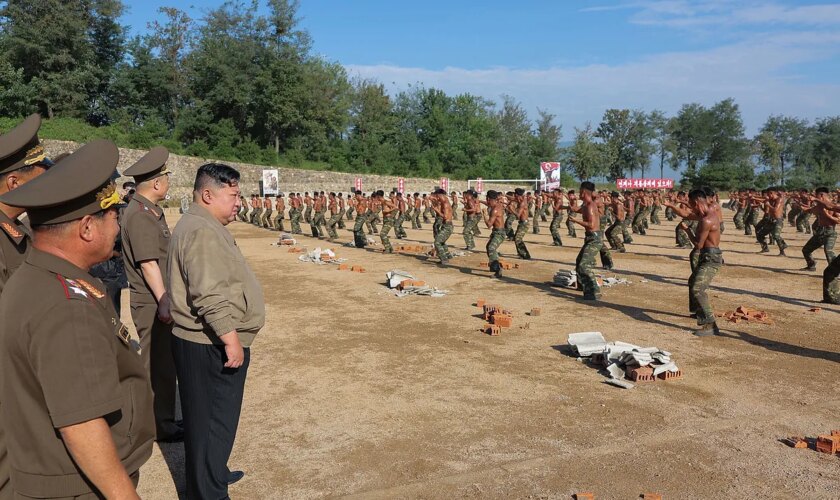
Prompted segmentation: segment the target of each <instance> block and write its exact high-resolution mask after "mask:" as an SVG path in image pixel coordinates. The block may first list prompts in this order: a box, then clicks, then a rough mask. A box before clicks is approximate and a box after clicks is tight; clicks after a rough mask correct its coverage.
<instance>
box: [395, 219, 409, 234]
mask: <svg viewBox="0 0 840 500" xmlns="http://www.w3.org/2000/svg"><path fill="white" fill-rule="evenodd" d="M404 220H405V215H404V214H398V215H397V218H396V219H395V220H394V237H395V238H397V239H403V238H407V237H408V233H406V232H405V228H403V221H404Z"/></svg>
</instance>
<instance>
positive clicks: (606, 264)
mask: <svg viewBox="0 0 840 500" xmlns="http://www.w3.org/2000/svg"><path fill="white" fill-rule="evenodd" d="M608 219H609V212H607V213H605V214H604V215H603V216H602V217H601V227H607V220H608ZM598 253H599V254H601V267H603V268H604V269H612V268H613V260H612V254H611V253H610V249H609V247H607V245H604V240H603V239H601V249H600V250H599V251H598Z"/></svg>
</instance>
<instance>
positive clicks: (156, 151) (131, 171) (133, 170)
mask: <svg viewBox="0 0 840 500" xmlns="http://www.w3.org/2000/svg"><path fill="white" fill-rule="evenodd" d="M168 159H169V150H167V149H166V148H165V147H163V146H157V147H154V148H152V149H150V150H149V152H148V153H146V154H145V155H143V157H142V158H140V159H139V160H137V163H135V164H134V165H132V166H130V167H128V168H127V169H125V172H123V175H126V176H131V177H134V180H135V181H137V182H144V181H147V180H149V179H154V178H155V177H160V176H161V175H166V174H168V173H169V172H170V171H169V170H168V169H167V168H166V161H167V160H168Z"/></svg>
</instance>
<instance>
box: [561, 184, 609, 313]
mask: <svg viewBox="0 0 840 500" xmlns="http://www.w3.org/2000/svg"><path fill="white" fill-rule="evenodd" d="M580 197H581V200H582V201H583V205H582V206H581V207H579V208H578V207H571V206H569V207H567V208H570V209H571V210H572V211H573V212H578V213H580V214H581V215H582V216H583V218H582V220H581V219H578V218H576V217H571V216H570V217H569V220H570V221H572V222H573V223H575V224H579V225H580V226H582V227H583V228H584V229H585V230H586V234H585V236H584V240H583V247H581V249H580V253H578V256H577V261H576V263H575V270H576V271H577V276H578V283H580V286H581V288H582V289H583V300H599V299H600V298H601V288H600V287H599V286H598V282H597V281H596V280H595V273H594V272H593V271H592V268H594V267H595V256H596V255H598V254H599V253H600V252H601V247H603V246H604V242H603V240H602V237H601V216H600V214H599V213H598V205H597V204H596V203H595V184H593V183H591V182H589V181H586V182H582V183H581V185H580Z"/></svg>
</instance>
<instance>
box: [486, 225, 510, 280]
mask: <svg viewBox="0 0 840 500" xmlns="http://www.w3.org/2000/svg"><path fill="white" fill-rule="evenodd" d="M505 237H506V232H505V229H504V228H501V227H500V228H498V229H493V232H492V233H490V238H488V239H487V259H488V260H489V261H490V270H491V271H493V272H494V273H496V275H497V276H500V275H501V274H502V270H501V264H499V247H500V246H501V245H502V243H504V241H505Z"/></svg>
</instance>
